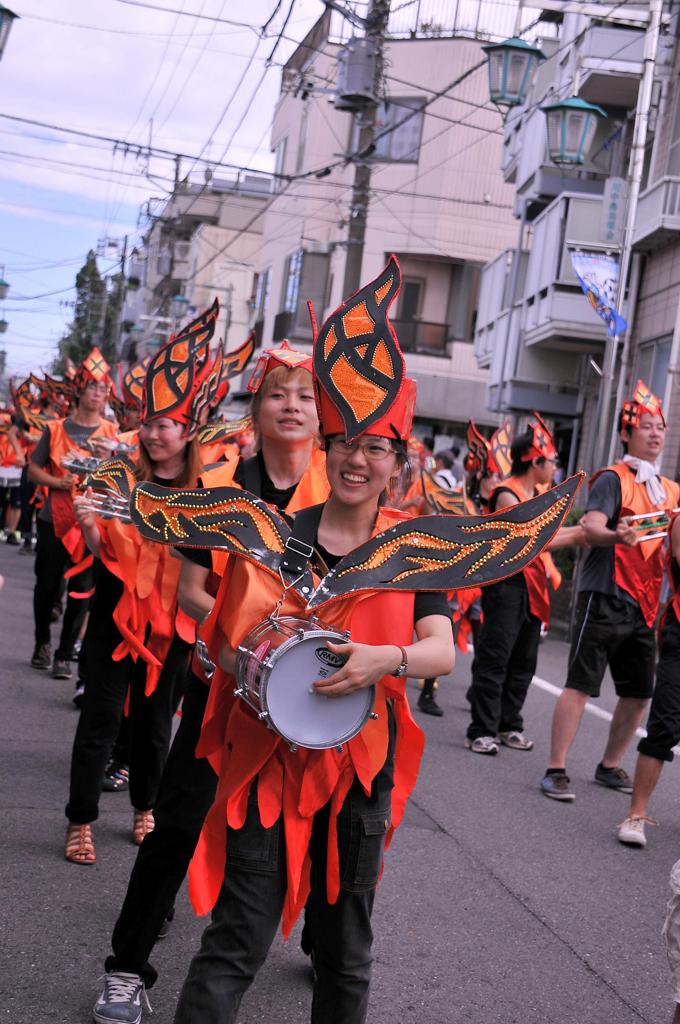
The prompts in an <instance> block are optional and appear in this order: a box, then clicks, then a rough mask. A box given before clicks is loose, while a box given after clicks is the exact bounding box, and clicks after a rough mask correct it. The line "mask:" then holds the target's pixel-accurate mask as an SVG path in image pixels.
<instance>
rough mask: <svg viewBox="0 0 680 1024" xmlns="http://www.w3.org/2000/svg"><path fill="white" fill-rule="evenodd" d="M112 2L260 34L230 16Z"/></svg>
mask: <svg viewBox="0 0 680 1024" xmlns="http://www.w3.org/2000/svg"><path fill="white" fill-rule="evenodd" d="M114 2H115V3H117V4H126V6H128V7H145V8H147V10H150V11H158V13H159V14H178V15H184V17H187V18H199V19H200V20H202V21H214V22H217V23H218V24H220V25H231V26H232V27H233V28H246V29H250V31H251V32H255V33H256V34H257V35H260V30H259V29H258V28H257V27H256V26H255V25H251V24H250V23H249V22H247V21H234V20H233V19H231V18H222V17H216V16H215V15H212V14H193V13H192V12H191V11H184V10H178V9H177V8H176V7H158V6H156V5H155V4H148V3H144V0H114Z"/></svg>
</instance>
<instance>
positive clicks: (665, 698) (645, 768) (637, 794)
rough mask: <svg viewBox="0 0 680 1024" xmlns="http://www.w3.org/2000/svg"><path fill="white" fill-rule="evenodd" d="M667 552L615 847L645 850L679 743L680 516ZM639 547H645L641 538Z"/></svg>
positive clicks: (660, 526) (653, 523)
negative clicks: (651, 813)
mask: <svg viewBox="0 0 680 1024" xmlns="http://www.w3.org/2000/svg"><path fill="white" fill-rule="evenodd" d="M669 525H670V530H669V536H670V546H671V550H670V552H669V572H670V577H671V585H672V594H673V596H672V598H671V600H670V602H669V604H668V607H667V608H666V612H665V615H664V618H663V623H662V626H661V636H660V641H659V661H658V664H657V667H656V683H655V686H654V693H653V694H652V704H651V707H650V709H649V719H648V721H647V735H646V736H644V737H643V738H642V739H641V740H640V742H639V743H638V758H637V763H636V765H635V775H634V777H633V795H632V797H631V801H630V810H629V812H628V815H627V817H626V818H625V819H624V820H623V821H622V822H621V824H620V825H619V827H618V831H617V836H618V839H619V842H621V843H625V844H626V845H630V846H646V844H647V837H646V836H645V823H647V822H650V823H652V824H656V822H654V820H653V819H652V818H648V817H647V806H648V804H649V801H650V800H651V797H652V794H653V792H654V790H655V789H656V784H657V782H658V781H659V779H660V778H661V771H662V769H663V766H664V763H665V762H666V761H672V760H673V747H675V746H676V744H677V743H678V742H680V516H679V515H677V514H676V515H675V517H674V518H673V519H672V522H671V523H670V524H669ZM650 528H651V530H653V531H654V532H657V531H658V530H662V531H663V530H664V523H663V522H660V520H659V518H657V517H654V518H653V519H652V520H650ZM642 542H643V543H649V542H648V541H645V540H644V534H643V537H642Z"/></svg>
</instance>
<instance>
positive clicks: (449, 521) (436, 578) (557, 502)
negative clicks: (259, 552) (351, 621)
mask: <svg viewBox="0 0 680 1024" xmlns="http://www.w3.org/2000/svg"><path fill="white" fill-rule="evenodd" d="M583 477H584V474H579V475H578V476H573V477H569V479H568V480H565V481H564V482H563V483H561V484H560V485H559V486H558V487H553V488H551V490H549V491H546V492H545V493H544V494H541V495H539V496H538V497H536V498H531V499H530V500H529V501H524V502H521V503H520V504H518V505H512V506H510V507H508V508H504V509H502V510H501V511H500V512H497V513H495V514H494V515H490V516H419V517H418V518H416V519H408V520H405V521H404V522H401V523H399V524H398V525H397V526H394V527H391V528H390V529H389V530H385V531H383V532H382V533H379V534H377V535H376V536H375V537H373V538H372V539H371V540H369V541H368V542H367V543H366V544H362V545H361V547H359V548H356V550H354V551H352V552H350V554H348V555H345V557H344V558H343V559H342V561H340V562H339V563H338V564H337V565H336V567H335V568H334V569H332V570H331V571H330V572H329V573H328V574H327V575H326V576H325V577H324V578H323V579H322V580H321V583H320V584H319V586H318V587H317V589H316V590H315V592H314V594H313V595H312V597H311V599H310V601H309V602H308V607H309V608H314V609H316V608H319V607H320V606H321V605H324V604H327V603H328V602H329V601H335V600H339V599H341V598H343V597H349V596H350V595H353V594H356V593H357V592H360V591H370V590H445V591H448V590H465V589H467V588H469V587H479V586H484V585H485V584H489V583H496V582H498V581H499V580H502V579H505V578H506V577H508V576H512V575H514V574H515V573H516V572H519V571H520V570H521V569H523V568H525V566H527V565H528V564H529V562H531V561H532V560H533V559H534V558H536V556H537V555H538V554H540V552H541V551H542V550H543V548H544V547H545V546H546V544H547V543H548V542H549V541H550V539H551V538H552V536H553V535H554V533H555V532H556V531H557V530H558V529H559V527H560V526H561V525H562V523H563V521H564V518H565V516H566V515H567V512H568V511H569V509H570V508H571V504H572V502H573V500H574V495H575V494H576V491H577V490H578V488H579V487H580V485H581V482H582V480H583Z"/></svg>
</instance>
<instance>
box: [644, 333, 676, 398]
mask: <svg viewBox="0 0 680 1024" xmlns="http://www.w3.org/2000/svg"><path fill="white" fill-rule="evenodd" d="M672 343H673V336H672V335H671V334H667V335H665V336H664V337H663V338H657V339H656V340H655V341H652V342H647V343H643V344H642V345H640V347H639V349H638V357H637V371H636V373H635V379H637V378H638V377H639V378H640V379H641V380H643V381H644V382H645V384H646V385H647V387H648V388H649V389H650V391H651V392H652V393H653V394H655V395H658V396H659V398H660V399H661V401H662V402H663V396H664V393H665V391H666V379H667V377H668V366H669V364H670V361H671V345H672Z"/></svg>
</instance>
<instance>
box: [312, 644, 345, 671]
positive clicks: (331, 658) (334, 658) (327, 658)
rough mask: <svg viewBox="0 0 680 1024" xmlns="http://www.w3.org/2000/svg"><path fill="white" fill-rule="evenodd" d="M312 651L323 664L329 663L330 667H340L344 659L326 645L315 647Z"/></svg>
mask: <svg viewBox="0 0 680 1024" xmlns="http://www.w3.org/2000/svg"><path fill="white" fill-rule="evenodd" d="M314 653H315V654H316V656H317V658H318V659H319V661H322V662H323V663H324V665H330V667H331V668H342V666H343V665H344V664H345V661H346V659H345V658H343V657H341V655H339V654H334V653H333V651H329V650H328V648H327V647H317V648H316V650H315V651H314Z"/></svg>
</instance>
